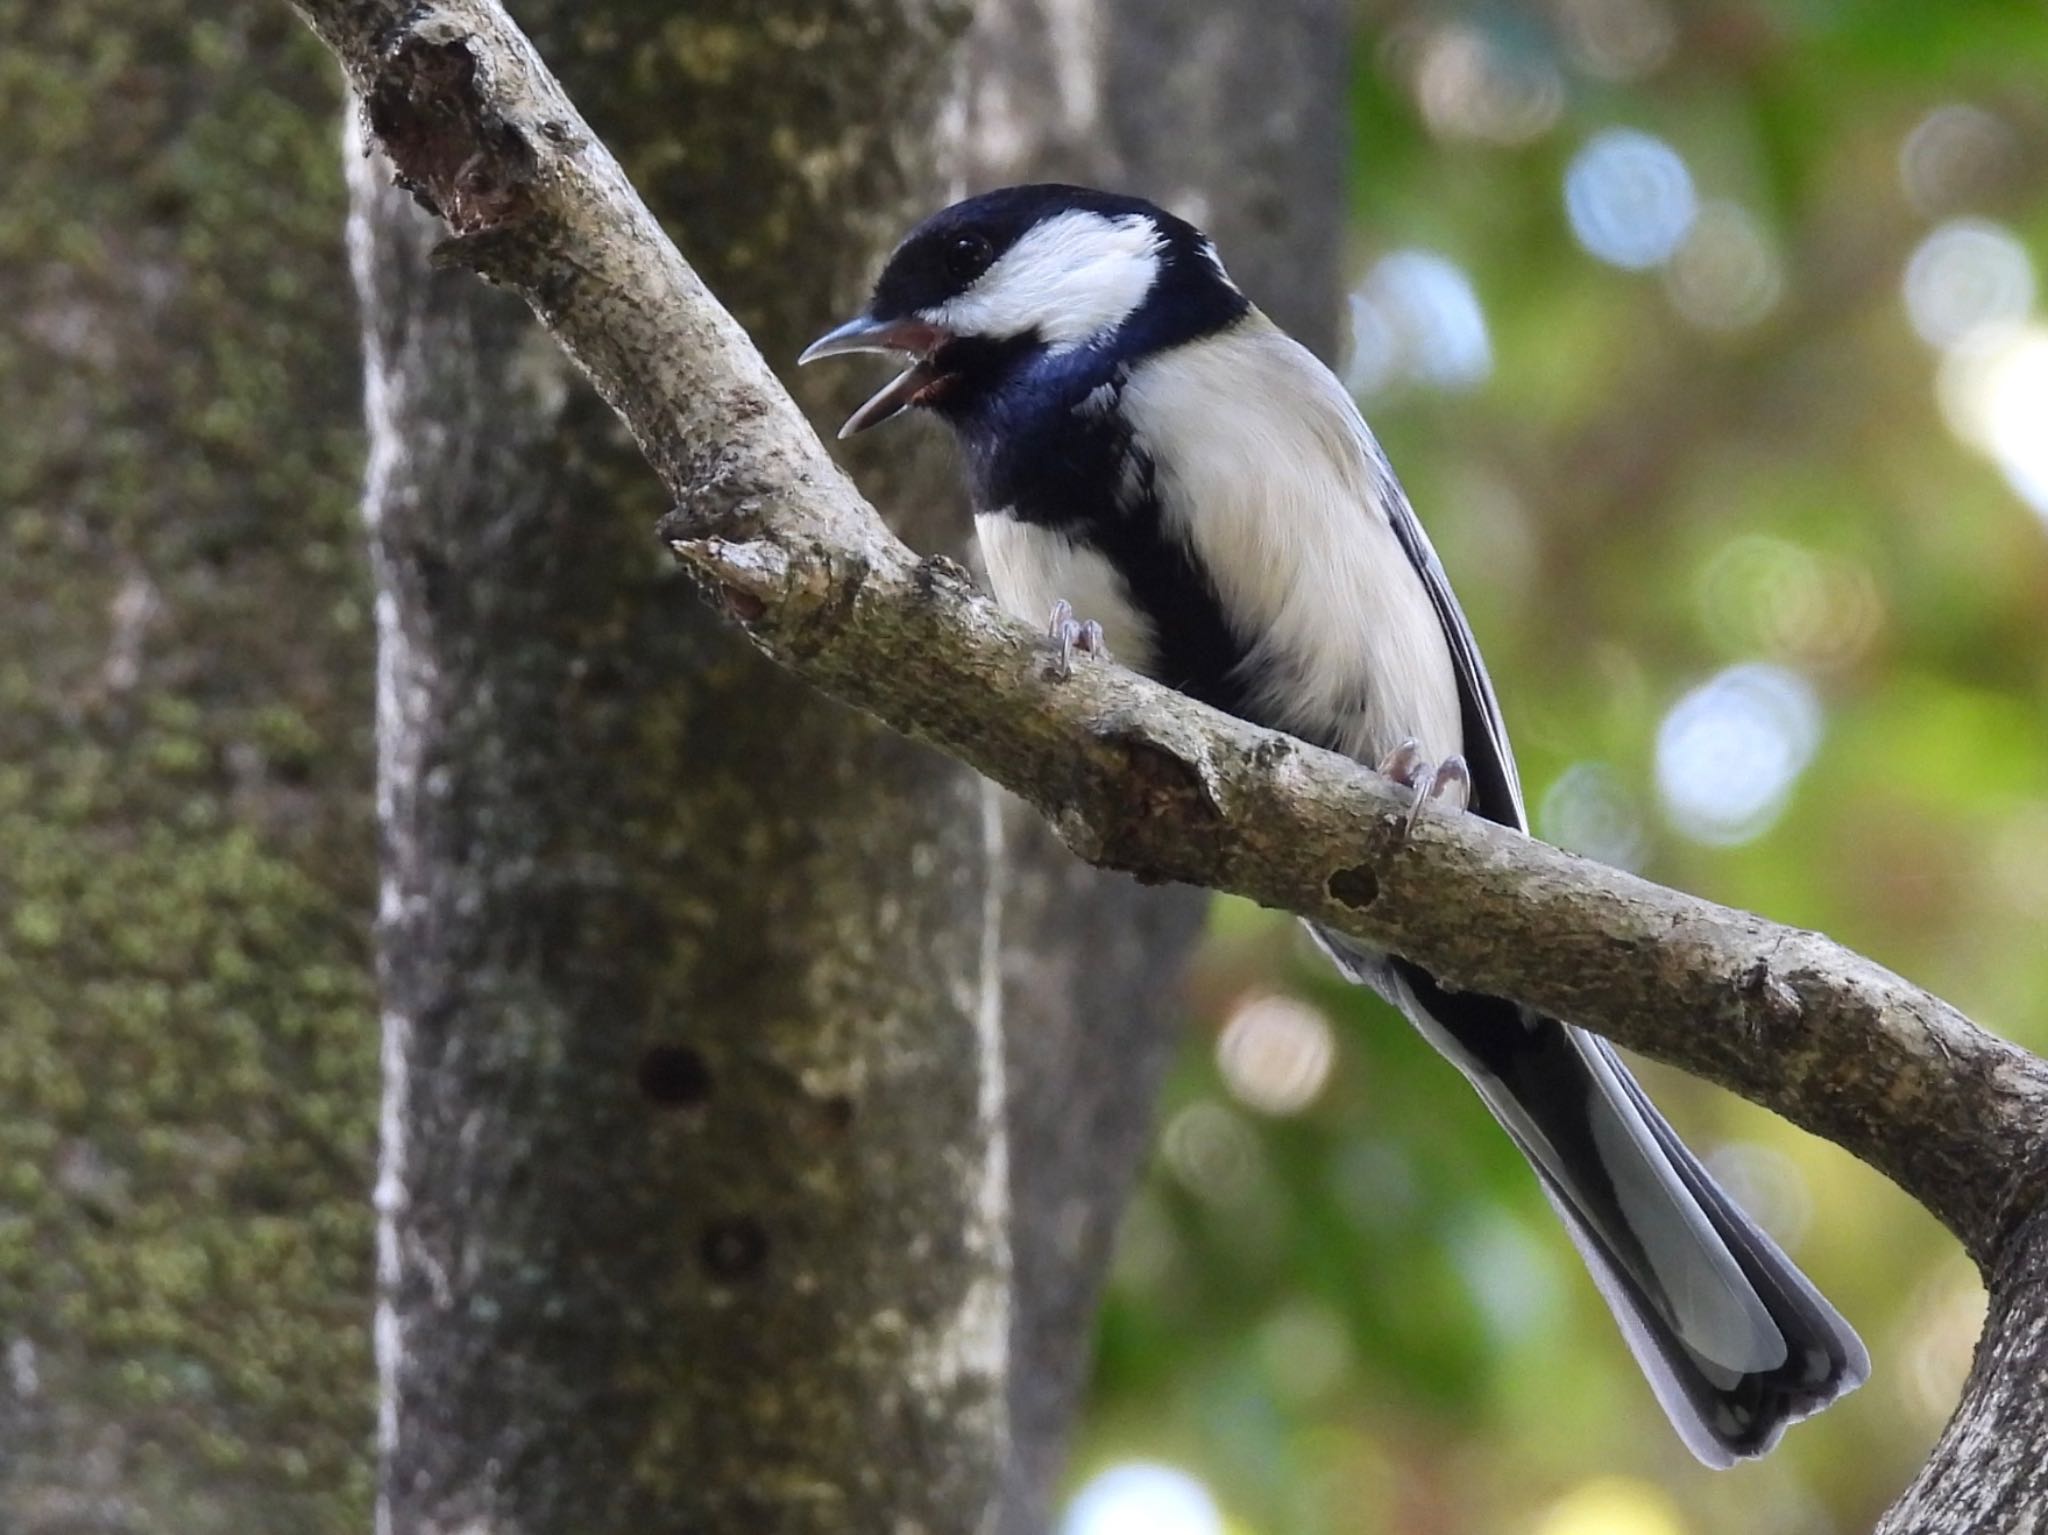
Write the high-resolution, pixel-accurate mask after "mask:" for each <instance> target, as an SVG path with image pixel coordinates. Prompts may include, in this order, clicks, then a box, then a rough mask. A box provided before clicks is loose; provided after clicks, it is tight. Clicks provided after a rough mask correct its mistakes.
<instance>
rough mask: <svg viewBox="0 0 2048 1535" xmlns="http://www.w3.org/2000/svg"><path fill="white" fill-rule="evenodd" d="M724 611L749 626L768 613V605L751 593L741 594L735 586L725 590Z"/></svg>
mask: <svg viewBox="0 0 2048 1535" xmlns="http://www.w3.org/2000/svg"><path fill="white" fill-rule="evenodd" d="M725 610H726V611H727V612H728V613H730V614H732V616H733V617H734V618H737V619H738V620H739V621H740V622H741V623H743V624H750V623H752V622H753V621H754V620H755V619H757V618H759V617H760V616H761V615H762V614H763V613H765V612H767V611H768V604H767V603H765V602H763V601H762V600H761V599H760V598H759V597H756V596H755V595H754V594H753V593H752V592H743V591H741V590H740V589H739V588H738V587H737V586H728V587H726V588H725Z"/></svg>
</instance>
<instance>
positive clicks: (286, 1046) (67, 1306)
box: [0, 0, 376, 1535]
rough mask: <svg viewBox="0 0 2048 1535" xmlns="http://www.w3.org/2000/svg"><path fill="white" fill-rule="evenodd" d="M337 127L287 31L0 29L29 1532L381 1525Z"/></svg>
mask: <svg viewBox="0 0 2048 1535" xmlns="http://www.w3.org/2000/svg"><path fill="white" fill-rule="evenodd" d="M333 103H334V87H333V84H332V70H331V66H330V65H329V63H328V62H327V60H326V59H325V57H324V55H323V53H322V51H321V49H320V47H319V45H318V44H317V43H316V42H315V41H314V40H313V39H312V38H310V37H308V36H306V35H305V31H304V28H303V27H301V26H300V25H299V24H298V22H297V20H296V18H294V17H293V16H292V15H291V14H290V13H289V12H288V11H286V10H285V9H284V8H283V7H282V6H277V5H275V4H272V3H269V0H223V3H220V4H216V5H210V6H207V7H203V8H201V7H194V6H190V5H184V4H177V3H171V0H79V3H76V4H65V5H44V4H39V3H31V0H5V3H0V143H4V144H5V145H6V146H7V171H6V190H5V192H4V194H0V308H4V310H5V314H6V320H5V322H4V323H0V422H4V427H0V1365H4V1367H0V1529H5V1530H7V1531H8V1532H10V1535H55V1532H58V1531H62V1532H64V1535H87V1532H102V1531H104V1532H115V1531H119V1532H122V1535H137V1532H166V1535H170V1532H175V1535H229V1532H246V1531H254V1530H261V1531H265V1532H271V1535H300V1532H308V1535H310V1532H333V1531H342V1530H352V1529H358V1528H361V1527H362V1525H363V1524H364V1522H365V1521H366V1519H367V1515H368V1509H369V1502H370V1487H371V1477H370V1466H369V1455H368V1449H369V1441H370V1425H371V1413H372V1406H373V1400H374V1398H373V1394H372V1391H371V1377H370V1346H369V1336H368V1322H369V1314H370V1305H369V1302H370V1291H369V1286H370V1264H369V1242H370V1220H369V1212H368V1209H367V1203H366V1196H367V1194H368V1191H369V1187H370V1179H371V1173H372V1163H373V1151H374V1130H375V1112H374V1106H375V1101H376V1097H375V1095H376V1033H375V1010H374V1003H373V999H372V988H371V984H370V978H369V963H370V923H369V913H370V908H371V901H372V898H373V893H374V864H373V850H374V844H373V829H372V820H371V815H370V805H369V796H370V785H371V751H370V730H369V704H370V664H371V656H372V645H371V625H370V592H369V583H368V579H367V571H366V570H365V568H364V562H363V559H362V554H361V537H360V532H359V527H358V523H357V520H356V511H355V500H356V492H357V486H358V464H359V462H360V455H361V436H360V419H361V413H360V405H359V386H358V367H357V362H356V342H355V321H354V317H353V315H352V314H351V312H350V309H351V306H350V302H349V295H348V284H347V273H346V270H345V268H344V266H343V262H342V257H341V252H340V250H339V249H338V247H337V245H336V242H335V239H334V227H335V223H336V220H337V219H338V218H339V216H340V210H341V208H342V205H343V194H342V185H341V177H340V174H339V171H338V168H337V167H336V165H335V160H334V129H333V126H332V125H333ZM280 188H290V189H291V190H290V192H289V193H288V194H286V193H281V192H280Z"/></svg>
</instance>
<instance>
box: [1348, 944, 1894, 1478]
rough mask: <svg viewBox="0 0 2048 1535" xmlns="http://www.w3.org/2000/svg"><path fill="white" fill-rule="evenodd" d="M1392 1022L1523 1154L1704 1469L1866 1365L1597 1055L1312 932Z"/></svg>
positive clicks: (1808, 1410)
mask: <svg viewBox="0 0 2048 1535" xmlns="http://www.w3.org/2000/svg"><path fill="white" fill-rule="evenodd" d="M1316 937H1317V938H1318V940H1320V941H1321V943H1322V945H1323V947H1324V948H1325V949H1326V950H1328V951H1329V952H1330V955H1331V957H1332V958H1333V959H1335V960H1336V961H1337V964H1338V967H1339V968H1340V969H1342V970H1343V971H1344V972H1345V973H1346V974H1347V975H1349V976H1350V977H1351V978H1352V979H1353V980H1356V981H1359V982H1361V983H1363V984H1365V985H1369V986H1371V987H1373V988H1374V989H1375V990H1377V991H1379V992H1380V993H1381V994H1382V995H1384V996H1386V997H1387V998H1388V999H1389V1000H1390V1001H1392V1002H1394V1003H1395V1005H1396V1006H1398V1007H1400V1009H1401V1010H1402V1011H1403V1012H1404V1013H1406V1014H1407V1015H1408V1017H1409V1019H1410V1020H1411V1021H1412V1022H1413V1023H1414V1024H1415V1026H1416V1027H1417V1028H1418V1029H1420V1030H1421V1031H1422V1033H1423V1034H1424V1035H1425V1036H1426V1037H1427V1038H1428V1039H1429V1041H1430V1043H1432V1044H1433V1045H1435V1046H1436V1047H1437V1048H1438V1049H1439V1050H1441V1051H1442V1052H1443V1053H1444V1054H1445V1055H1446V1056H1448V1057H1449V1058H1450V1059H1451V1060H1452V1061H1453V1062H1455V1063H1456V1064H1457V1066H1458V1068H1459V1069H1460V1070H1461V1071H1463V1072H1464V1073H1465V1075H1466V1077H1467V1078H1468V1079H1470V1081H1471V1082H1472V1084H1473V1086H1474V1087H1476V1088H1477V1089H1478V1090H1479V1094H1480V1096H1481V1097H1482V1098H1484V1099H1485V1101H1486V1104H1487V1106H1488V1107H1489V1108H1491V1109H1492V1110H1493V1113H1494V1117H1495V1118H1497V1119H1498V1120H1499V1121H1500V1122H1501V1125H1502V1126H1503V1127H1504V1128H1505V1129H1506V1130H1507V1132H1508V1134H1509V1135H1510V1136H1511V1137H1513V1139H1514V1141H1515V1144H1516V1145H1518V1146H1520V1147H1521V1149H1522V1152H1523V1154H1524V1155H1525V1156H1527V1157H1528V1158H1529V1161H1530V1163H1531V1165H1532V1166H1533V1167H1534V1168H1535V1170H1536V1175H1537V1178H1538V1179H1539V1180H1540V1181H1541V1183H1542V1185H1543V1191H1544V1193H1545V1194H1547V1195H1548V1196H1549V1198H1550V1202H1551V1204H1552V1205H1553V1206H1555V1207H1556V1209H1557V1212H1558V1214H1559V1215H1561V1216H1562V1217H1563V1218H1564V1223H1565V1228H1566V1229H1567V1230H1568V1231H1569V1232H1570V1233H1571V1237H1572V1241H1573V1243H1574V1244H1575V1245H1576V1246H1577V1247H1578V1249H1579V1253H1580V1255H1581V1256H1582V1257H1584V1259H1585V1260H1586V1266H1587V1268H1589V1269H1590V1270H1591V1271H1592V1274H1593V1281H1594V1283H1595V1284H1597V1285H1598V1286H1599V1287H1600V1293H1601V1294H1602V1295H1603V1296H1605V1297H1606V1300H1607V1304H1608V1306H1609V1307H1610V1308H1611V1309H1612V1310H1613V1312H1614V1316H1615V1320H1616V1321H1618V1322H1619V1323H1620V1324H1621V1330H1622V1334H1623V1336H1624V1337H1625V1338H1626V1339H1627V1340H1628V1345H1629V1348H1630V1350H1631V1351H1632V1352H1633V1353H1634V1354H1635V1356H1636V1362H1637V1363H1638V1364H1640V1365H1641V1366H1642V1369H1643V1373H1644V1375H1645V1376H1647V1377H1648V1378H1649V1382H1650V1387H1651V1389H1652V1390H1653V1391H1654V1392H1655V1393H1656V1396H1657V1401H1658V1403H1659V1404H1660V1405H1661V1406H1662V1407H1663V1409H1664V1411H1665V1413H1666V1414H1667V1415H1668V1416H1669V1417H1670V1419H1671V1423H1672V1426H1673V1427H1674V1428H1676V1429H1677V1430H1678V1434H1679V1437H1680V1438H1681V1439H1683V1440H1684V1441H1685V1444H1686V1447H1687V1448H1688V1449H1690V1450H1691V1451H1692V1452H1693V1454H1695V1455H1697V1456H1698V1457H1699V1458H1700V1459H1701V1460H1702V1461H1704V1462H1705V1463H1706V1464H1708V1465H1710V1466H1717V1467H1718V1466H1729V1465H1733V1464H1734V1463H1735V1462H1736V1461H1738V1460H1744V1459H1748V1458H1750V1457H1753V1456H1757V1455H1762V1454H1764V1453H1765V1452H1766V1451H1768V1450H1769V1449H1770V1448H1771V1447H1772V1446H1773V1445H1774V1444H1776V1443H1777V1442H1778V1436H1779V1435H1780V1434H1782V1433H1783V1432H1784V1431H1785V1427H1786V1425H1787V1424H1790V1423H1796V1422H1798V1421H1799V1420H1800V1419H1801V1418H1804V1417H1807V1416H1809V1415H1810V1414H1812V1413H1815V1412H1818V1411H1820V1409H1821V1408H1823V1407H1825V1406H1827V1405H1828V1404H1829V1403H1830V1402H1832V1401H1834V1400H1835V1398H1837V1397H1839V1396H1842V1395H1844V1394H1845V1393H1847V1392H1849V1391H1853V1390H1854V1389H1855V1388H1856V1387H1857V1386H1859V1385H1861V1384H1862V1383H1863V1381H1864V1379H1865V1378H1866V1377H1867V1376H1868V1375H1869V1373H1870V1356H1869V1354H1868V1353H1867V1352H1865V1350H1864V1347H1863V1343H1862V1340H1860V1339H1859V1338H1858V1337H1857V1336H1856V1334H1855V1332H1854V1330H1853V1329H1851V1328H1850V1326H1849V1324H1848V1323H1847V1322H1846V1321H1844V1320H1843V1319H1842V1317H1841V1315H1840V1314H1839V1313H1838V1312H1836V1310H1835V1309H1834V1308H1833V1307H1832V1306H1830V1305H1829V1304H1828V1303H1827V1301H1826V1300H1824V1299H1823V1298H1822V1297H1821V1294H1820V1292H1819V1291H1817V1290H1816V1289H1814V1287H1813V1285H1812V1283H1811V1282H1809V1281H1808V1279H1807V1278H1806V1276H1805V1275H1804V1274H1802V1273H1800V1272H1799V1270H1798V1269H1797V1268H1795V1267H1793V1265H1792V1261H1791V1259H1789V1258H1787V1257H1786V1256H1785V1254H1784V1253H1783V1252H1782V1251H1781V1250H1780V1249H1779V1247H1778V1245H1777V1243H1775V1242H1773V1241H1772V1240H1771V1239H1770V1237H1768V1236H1766V1235H1765V1234H1764V1232H1763V1230H1762V1228H1760V1227H1759V1226H1758V1225H1757V1224H1756V1223H1755V1222H1754V1221H1752V1220H1751V1219H1750V1218H1749V1217H1748V1216H1746V1215H1745V1214H1743V1213H1742V1211H1741V1210H1740V1209H1739V1208H1738V1207H1737V1206H1736V1204H1735V1202H1734V1201H1733V1200H1731V1199H1730V1198H1729V1197H1728V1196H1727V1194H1725V1193H1724V1192H1722V1190H1721V1189H1720V1187H1719V1186H1718V1185H1717V1184H1715V1182H1714V1180H1713V1179H1712V1178H1711V1177H1710V1176H1709V1175H1708V1173H1707V1171H1706V1169H1705V1168H1704V1167H1702V1166H1701V1165H1700V1163H1699V1159H1698V1158H1697V1157H1695V1156H1693V1154H1692V1153H1691V1152H1690V1151H1688V1150H1686V1148H1685V1146H1684V1145H1683V1143H1681V1142H1680V1141H1679V1139H1678V1136H1677V1134H1676V1132H1674V1131H1673V1130H1672V1128H1671V1126H1670V1125H1669V1124H1667V1123H1665V1121H1664V1117H1663V1116H1662V1115H1661V1114H1659V1113H1658V1112H1657V1110H1656V1107H1655V1106H1654V1105H1653V1104H1652V1103H1651V1102H1650V1100H1649V1098H1648V1096H1647V1095H1645V1093H1644V1092H1643V1090H1642V1088H1641V1087H1640V1086H1639V1085H1638V1084H1637V1083H1636V1081H1635V1079H1634V1078H1633V1077H1631V1076H1630V1075H1629V1073H1628V1069H1627V1068H1626V1067H1625V1066H1623V1065H1622V1063H1621V1061H1620V1059H1619V1058H1618V1057H1617V1056H1616V1055H1615V1053H1614V1050H1613V1048H1612V1047H1611V1046H1610V1045H1608V1043H1607V1042H1606V1041H1605V1040H1602V1039H1599V1038H1597V1037H1595V1036H1594V1035H1591V1034H1588V1033H1586V1032H1585V1031H1584V1030H1582V1029H1576V1028H1573V1027H1571V1026H1570V1025H1568V1024H1563V1023H1558V1022H1556V1021H1554V1020H1552V1019H1548V1018H1542V1017H1538V1016H1536V1015H1533V1014H1531V1013H1528V1012H1526V1011H1524V1010H1523V1009H1522V1008H1519V1007H1517V1006H1516V1005H1514V1004H1513V1003H1510V1002H1505V1001H1502V1000H1500V999H1498V998H1493V997H1482V996H1474V995H1471V994H1469V993H1464V992H1451V991H1446V990H1445V989H1444V988H1442V987H1440V986H1438V985H1437V984H1436V982H1435V981H1434V980H1432V979H1431V978H1430V977H1429V976H1428V975H1427V974H1425V973H1424V972H1423V971H1421V970H1418V969H1416V968H1415V967H1414V966H1412V965H1409V964H1408V963H1407V962H1406V961H1404V960H1399V959H1390V958H1386V957H1383V956H1380V955H1377V954H1373V953H1370V952H1367V951H1364V950H1362V949H1360V948H1358V947H1357V946H1355V945H1353V944H1352V943H1351V942H1350V940H1348V939H1345V938H1342V937H1340V936H1338V935H1336V934H1329V933H1324V932H1321V931H1317V932H1316Z"/></svg>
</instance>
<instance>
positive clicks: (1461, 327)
mask: <svg viewBox="0 0 2048 1535" xmlns="http://www.w3.org/2000/svg"><path fill="white" fill-rule="evenodd" d="M1492 371H1493V343H1492V341H1491V339H1490V338H1489V336H1488V334H1487V329H1486V311H1485V310H1484V309H1483V308H1481V307H1480V303H1479V294H1478V292H1477V291H1476V290H1475V289H1474V288H1473V286H1472V279H1471V278H1469V277H1467V276H1466V275H1465V271H1464V268H1462V267H1460V266H1459V265H1458V264H1457V263H1456V262H1455V261H1452V260H1451V259H1450V258H1449V257H1447V256H1440V255H1438V254H1437V253H1436V252H1434V251H1426V250H1399V251H1393V252H1391V253H1389V254H1388V255H1386V256H1383V257H1381V258H1380V260H1379V261H1377V262H1376V263H1374V265H1373V268H1372V270H1371V271H1369V272H1368V273H1366V275H1365V280H1364V281H1363V282H1361V283H1360V284H1359V285H1358V287H1357V288H1356V290H1354V291H1353V293H1352V295H1351V356H1350V359H1349V360H1348V361H1347V363H1346V364H1345V369H1344V377H1345V382H1346V384H1347V385H1348V386H1349V387H1350V389H1351V391H1352V392H1353V393H1354V394H1376V393H1380V392H1382V391H1384V390H1387V389H1390V388H1392V387H1394V386H1396V385H1398V384H1418V385H1421V386H1422V387H1424V388H1427V389H1440V390H1445V391H1457V390H1463V389H1470V388H1473V387H1474V386H1476V385H1478V384H1480V383H1482V382H1484V381H1485V379H1486V376H1487V375H1488V374H1489V373H1491V372H1492Z"/></svg>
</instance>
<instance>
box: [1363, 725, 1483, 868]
mask: <svg viewBox="0 0 2048 1535" xmlns="http://www.w3.org/2000/svg"><path fill="white" fill-rule="evenodd" d="M1379 771H1380V776H1381V777H1382V778H1391V779H1393V781H1394V782H1395V783H1397V784H1399V785H1400V786H1401V787H1402V788H1404V789H1407V790H1410V791H1411V792H1412V793H1413V794H1414V795H1415V799H1414V802H1413V803H1412V804H1410V805H1409V807H1408V815H1407V818H1406V819H1405V820H1403V821H1402V823H1401V840H1402V841H1403V842H1406V841H1407V840H1408V839H1409V837H1411V836H1413V835H1414V833H1415V823H1416V822H1417V821H1419V820H1420V819H1422V812H1423V808H1424V807H1425V806H1427V805H1429V804H1431V803H1433V802H1434V801H1436V800H1439V799H1448V798H1450V797H1451V796H1452V795H1453V794H1455V795H1456V796H1457V803H1456V805H1455V806H1454V807H1453V808H1454V809H1456V810H1464V809H1465V808H1466V807H1467V806H1469V805H1470V804H1471V802H1472V770H1471V769H1470V768H1468V767H1467V766H1466V765H1465V759H1464V758H1463V757H1457V756H1452V757H1446V758H1444V760H1443V761H1441V762H1431V761H1430V760H1429V758H1428V757H1427V756H1426V755H1424V753H1423V750H1422V743H1421V742H1420V741H1418V740H1416V739H1415V738H1414V737H1413V736H1410V737H1409V738H1408V739H1407V740H1405V741H1403V742H1402V743H1401V744H1400V745H1399V746H1397V747H1395V748H1394V749H1393V750H1392V751H1390V752H1388V753H1387V754H1386V756H1384V757H1382V758H1381V759H1380V767H1379Z"/></svg>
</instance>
